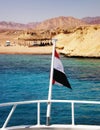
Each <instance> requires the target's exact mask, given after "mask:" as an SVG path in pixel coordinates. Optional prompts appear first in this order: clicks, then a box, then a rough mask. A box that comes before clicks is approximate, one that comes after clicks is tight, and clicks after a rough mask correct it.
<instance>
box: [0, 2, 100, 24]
mask: <svg viewBox="0 0 100 130" xmlns="http://www.w3.org/2000/svg"><path fill="white" fill-rule="evenodd" d="M58 16H73V17H76V18H83V17H86V16H90V17H94V16H100V0H0V21H13V22H19V23H29V22H41V21H44V20H46V19H49V18H53V17H58Z"/></svg>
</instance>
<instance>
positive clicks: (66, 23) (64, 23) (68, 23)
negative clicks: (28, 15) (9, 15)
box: [0, 16, 100, 30]
mask: <svg viewBox="0 0 100 130" xmlns="http://www.w3.org/2000/svg"><path fill="white" fill-rule="evenodd" d="M88 24H100V16H98V17H85V18H83V19H77V18H74V17H64V16H60V17H55V18H51V19H47V20H45V21H43V22H32V23H28V24H22V23H15V22H6V21H1V22H0V29H17V30H25V29H36V30H55V29H57V28H58V29H70V28H75V27H78V26H80V25H88Z"/></svg>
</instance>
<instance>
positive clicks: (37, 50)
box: [0, 45, 52, 55]
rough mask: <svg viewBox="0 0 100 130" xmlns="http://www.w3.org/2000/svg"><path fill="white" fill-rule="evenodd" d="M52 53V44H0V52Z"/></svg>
mask: <svg viewBox="0 0 100 130" xmlns="http://www.w3.org/2000/svg"><path fill="white" fill-rule="evenodd" d="M51 53H52V46H45V47H27V46H19V45H16V46H0V54H20V55H21V54H27V55H32V54H34V55H37V54H38V55H44V54H45V55H46V54H51Z"/></svg>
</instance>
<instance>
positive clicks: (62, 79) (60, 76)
mask: <svg viewBox="0 0 100 130" xmlns="http://www.w3.org/2000/svg"><path fill="white" fill-rule="evenodd" d="M53 73H54V74H53V79H54V80H55V81H57V82H58V83H60V84H62V85H64V86H66V87H68V88H71V86H70V84H69V82H68V79H67V77H66V75H65V74H64V73H62V72H61V71H59V70H56V69H54V72H53Z"/></svg>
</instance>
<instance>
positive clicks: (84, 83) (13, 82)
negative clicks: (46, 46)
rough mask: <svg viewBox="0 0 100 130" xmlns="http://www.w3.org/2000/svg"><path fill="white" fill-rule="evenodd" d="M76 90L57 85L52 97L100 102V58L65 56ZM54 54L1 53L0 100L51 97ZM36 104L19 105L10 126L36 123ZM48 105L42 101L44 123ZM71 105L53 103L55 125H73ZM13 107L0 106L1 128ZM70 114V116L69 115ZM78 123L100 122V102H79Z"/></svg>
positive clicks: (66, 66) (66, 67) (52, 118)
mask: <svg viewBox="0 0 100 130" xmlns="http://www.w3.org/2000/svg"><path fill="white" fill-rule="evenodd" d="M61 61H62V62H63V66H64V70H65V73H66V75H67V77H68V80H69V82H70V84H71V87H72V90H71V89H69V88H66V87H62V86H57V85H54V86H53V90H52V99H60V100H87V101H100V59H86V58H84V59H82V58H66V57H64V56H61ZM50 65H51V55H0V103H7V102H16V101H26V100H42V99H43V100H44V99H48V89H49V77H50ZM36 107H37V106H36V104H34V105H28V106H27V107H26V106H25V105H21V106H20V107H19V106H18V107H17V109H16V111H15V112H14V114H13V117H12V118H11V120H10V122H9V124H8V126H10V125H22V124H25V125H27V124H36V121H37V119H36V118H37V117H36V116H37V112H36ZM46 107H47V104H45V103H44V104H41V110H42V111H41V124H45V122H46ZM70 108H71V105H70V104H64V103H63V104H59V103H56V104H52V111H51V124H53V123H56V124H57V123H58V124H59V123H60V124H71V109H70ZM10 109H11V107H4V108H0V127H1V126H2V124H3V123H4V119H5V118H6V117H7V114H8V112H9V111H10ZM66 117H67V118H66ZM75 124H94V125H100V105H86V104H80V105H79V104H75Z"/></svg>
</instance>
